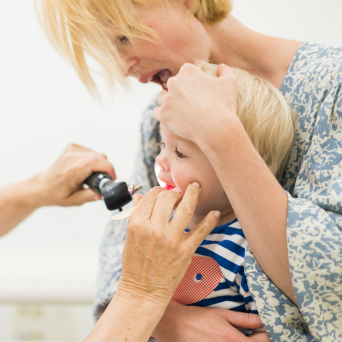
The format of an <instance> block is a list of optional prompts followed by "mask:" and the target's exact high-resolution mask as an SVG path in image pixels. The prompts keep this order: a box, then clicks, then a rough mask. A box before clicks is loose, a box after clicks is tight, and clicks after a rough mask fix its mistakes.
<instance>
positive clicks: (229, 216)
mask: <svg viewBox="0 0 342 342" xmlns="http://www.w3.org/2000/svg"><path fill="white" fill-rule="evenodd" d="M205 217H206V215H204V214H198V213H196V212H195V214H194V216H193V217H192V219H191V221H190V222H189V224H188V227H187V228H188V229H192V228H194V227H195V226H196V224H198V223H200V222H201V221H202V220H203V219H204V218H205ZM235 219H236V215H235V213H234V211H233V209H227V210H224V211H221V216H220V220H219V222H218V224H217V227H218V226H222V225H223V224H226V223H229V222H232V221H233V220H235Z"/></svg>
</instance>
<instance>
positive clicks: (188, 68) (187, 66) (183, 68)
mask: <svg viewBox="0 0 342 342" xmlns="http://www.w3.org/2000/svg"><path fill="white" fill-rule="evenodd" d="M193 67H194V66H193V65H192V64H191V63H185V64H183V65H182V66H181V68H180V70H179V71H191V70H192V68H193Z"/></svg>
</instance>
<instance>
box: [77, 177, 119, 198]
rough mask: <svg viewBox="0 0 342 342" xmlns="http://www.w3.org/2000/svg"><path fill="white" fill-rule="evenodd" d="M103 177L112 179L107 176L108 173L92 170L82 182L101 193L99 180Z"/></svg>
mask: <svg viewBox="0 0 342 342" xmlns="http://www.w3.org/2000/svg"><path fill="white" fill-rule="evenodd" d="M103 179H108V180H113V178H112V177H111V176H109V174H108V173H105V172H94V173H92V174H91V175H90V176H89V177H88V178H87V179H86V180H85V181H84V182H83V183H84V184H87V185H88V186H89V188H90V189H91V190H93V191H95V192H97V193H98V194H100V195H102V193H101V189H100V182H101V181H102V180H103Z"/></svg>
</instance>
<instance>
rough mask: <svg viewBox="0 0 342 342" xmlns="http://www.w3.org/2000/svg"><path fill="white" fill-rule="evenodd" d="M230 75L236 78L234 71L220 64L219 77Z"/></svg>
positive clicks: (218, 68)
mask: <svg viewBox="0 0 342 342" xmlns="http://www.w3.org/2000/svg"><path fill="white" fill-rule="evenodd" d="M228 75H233V76H234V71H233V69H232V68H230V67H229V66H227V65H225V64H220V65H219V66H218V67H217V76H218V77H222V76H228Z"/></svg>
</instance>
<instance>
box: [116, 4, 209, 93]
mask: <svg viewBox="0 0 342 342" xmlns="http://www.w3.org/2000/svg"><path fill="white" fill-rule="evenodd" d="M169 3H170V6H168V7H167V6H166V5H165V4H161V5H155V6H142V5H136V9H137V12H138V14H139V16H140V18H141V22H142V24H144V25H146V26H147V27H149V28H151V29H153V30H154V31H155V32H156V33H157V35H158V37H159V38H160V41H157V42H149V41H147V40H144V39H137V40H136V42H135V44H134V45H132V44H131V43H130V42H129V41H128V40H127V39H126V38H125V37H116V39H117V40H119V41H120V43H119V46H120V48H119V49H120V53H121V56H122V58H123V59H124V61H125V63H126V75H127V76H133V77H136V78H137V79H138V80H139V81H140V82H142V83H147V82H150V81H152V82H155V83H158V84H160V85H162V86H163V84H164V88H165V85H166V82H167V79H168V78H169V77H171V76H174V75H176V74H177V73H178V71H179V69H180V67H181V66H182V65H183V64H184V63H193V62H194V61H195V60H196V59H204V60H208V59H209V58H210V55H211V44H210V39H209V36H208V35H207V32H206V30H205V29H204V26H203V24H202V23H201V22H200V21H199V20H197V19H196V18H195V17H194V16H190V15H189V9H188V7H187V6H186V4H185V3H184V2H183V1H170V2H169Z"/></svg>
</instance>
